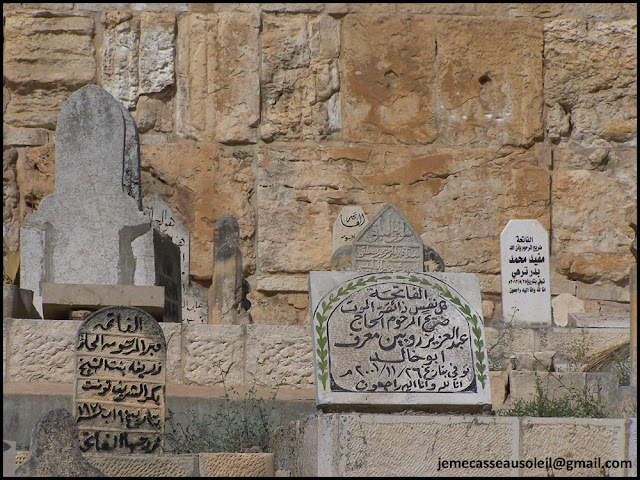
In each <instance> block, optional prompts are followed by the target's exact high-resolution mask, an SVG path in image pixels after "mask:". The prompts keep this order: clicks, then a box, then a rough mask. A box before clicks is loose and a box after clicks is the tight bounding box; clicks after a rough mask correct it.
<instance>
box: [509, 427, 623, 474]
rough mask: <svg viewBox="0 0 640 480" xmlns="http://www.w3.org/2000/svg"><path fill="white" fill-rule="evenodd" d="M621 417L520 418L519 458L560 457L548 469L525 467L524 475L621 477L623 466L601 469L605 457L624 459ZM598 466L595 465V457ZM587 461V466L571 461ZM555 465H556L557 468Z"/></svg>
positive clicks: (607, 458)
mask: <svg viewBox="0 0 640 480" xmlns="http://www.w3.org/2000/svg"><path fill="white" fill-rule="evenodd" d="M625 443H626V439H625V422H624V420H609V419H593V418H523V419H522V428H521V437H520V455H521V458H522V459H533V458H540V459H543V458H547V457H551V458H553V459H558V458H562V459H564V460H565V461H566V463H565V464H560V463H557V462H556V463H555V464H554V467H553V468H552V469H549V470H547V469H546V468H535V466H534V468H531V469H529V468H527V469H526V470H523V471H522V473H523V474H524V475H526V476H543V475H554V476H555V475H562V476H579V477H585V476H598V475H606V476H614V477H618V476H623V475H624V474H625V471H624V468H604V469H601V468H602V467H604V462H605V461H607V460H622V459H624V458H625ZM598 459H600V460H601V465H597V460H598ZM576 460H582V461H584V462H591V463H592V464H593V465H592V466H591V467H589V466H587V467H586V468H585V466H582V465H579V464H576V463H573V462H575V461H576ZM558 466H559V467H560V468H558Z"/></svg>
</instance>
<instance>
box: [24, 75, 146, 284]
mask: <svg viewBox="0 0 640 480" xmlns="http://www.w3.org/2000/svg"><path fill="white" fill-rule="evenodd" d="M128 123H129V124H130V122H128V121H127V120H126V119H125V115H124V114H123V109H122V105H121V104H120V103H119V102H118V101H116V100H115V99H114V98H113V97H112V96H111V95H110V94H109V93H107V92H106V91H105V90H103V89H102V88H100V87H98V86H96V85H87V86H85V87H83V88H81V89H80V90H78V91H76V92H75V93H74V94H73V95H71V97H70V98H69V100H68V101H67V102H66V103H65V105H64V107H63V108H62V111H61V112H60V115H59V117H58V124H57V129H56V138H55V141H56V151H55V155H56V173H55V190H54V193H53V194H52V195H49V196H47V197H45V198H44V199H43V200H42V202H41V203H40V205H39V207H38V209H37V210H36V211H34V212H33V213H31V214H29V215H27V216H26V218H25V220H24V225H23V227H22V229H21V252H22V264H21V268H20V285H21V287H23V288H27V289H29V290H32V291H33V292H34V295H35V296H40V295H41V293H40V283H41V282H53V283H78V284H97V285H127V284H128V285H132V284H135V285H154V283H155V272H154V265H153V262H154V254H153V238H152V234H151V222H150V221H149V219H148V218H147V217H146V216H145V215H144V214H143V213H142V212H141V211H140V209H139V203H138V201H137V200H136V199H134V198H133V197H132V196H130V195H129V194H128V193H125V191H124V190H125V189H128V190H130V191H131V192H133V195H134V196H135V182H136V180H135V178H134V177H135V174H134V173H133V171H134V170H135V168H129V167H127V168H125V164H126V163H127V162H126V161H125V158H129V159H130V160H131V161H132V162H135V154H134V153H133V151H134V150H135V142H136V136H135V135H133V134H132V135H128V133H127V132H128V130H127V124H128ZM127 152H129V153H127ZM127 171H129V173H130V174H131V175H130V178H131V182H130V184H129V187H130V188H129V187H127V186H126V185H123V175H125V176H126V175H127V173H126V172H127ZM123 172H124V173H123Z"/></svg>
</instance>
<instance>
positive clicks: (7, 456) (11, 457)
mask: <svg viewBox="0 0 640 480" xmlns="http://www.w3.org/2000/svg"><path fill="white" fill-rule="evenodd" d="M2 476H3V477H15V476H16V442H12V441H11V440H2Z"/></svg>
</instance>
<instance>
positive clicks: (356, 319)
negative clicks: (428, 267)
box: [309, 272, 491, 412]
mask: <svg viewBox="0 0 640 480" xmlns="http://www.w3.org/2000/svg"><path fill="white" fill-rule="evenodd" d="M309 310H310V314H311V335H312V338H313V345H314V367H315V384H316V402H317V405H318V407H319V408H321V409H322V410H324V411H339V410H344V409H350V410H359V411H370V410H376V411H381V410H389V411H393V410H402V409H408V408H413V409H417V410H425V411H467V412H472V411H482V410H485V411H486V410H489V409H490V408H491V388H490V385H489V366H488V363H487V353H486V342H485V337H484V326H483V320H482V302H481V298H480V284H479V281H478V278H477V277H476V275H474V274H470V273H405V272H392V273H359V272H310V274H309Z"/></svg>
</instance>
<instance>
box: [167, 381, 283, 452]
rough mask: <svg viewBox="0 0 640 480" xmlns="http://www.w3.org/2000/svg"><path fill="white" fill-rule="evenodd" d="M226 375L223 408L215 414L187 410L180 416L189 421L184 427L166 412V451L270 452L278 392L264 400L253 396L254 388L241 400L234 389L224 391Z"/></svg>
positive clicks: (173, 415) (174, 415)
mask: <svg viewBox="0 0 640 480" xmlns="http://www.w3.org/2000/svg"><path fill="white" fill-rule="evenodd" d="M221 370H222V369H221ZM228 373H229V372H228V370H227V371H226V372H223V385H224V391H225V396H224V400H223V404H222V407H220V408H219V409H217V410H216V411H215V412H213V413H211V414H208V413H207V414H204V415H202V416H201V417H198V415H197V414H196V412H195V411H194V410H193V409H188V410H186V411H184V412H183V414H184V415H186V416H187V417H188V420H187V422H186V425H183V424H182V423H181V422H179V421H177V420H176V418H175V417H176V414H175V413H174V412H172V411H171V410H169V415H168V416H167V425H166V427H165V428H166V432H167V433H166V435H165V439H166V441H167V450H170V451H171V452H173V453H176V454H178V453H218V452H246V451H261V452H267V451H269V449H270V434H271V432H272V431H273V429H274V428H275V427H276V425H274V424H273V421H272V412H273V410H274V406H275V400H276V395H277V393H278V389H277V388H276V390H275V391H273V392H272V393H271V394H270V395H269V398H266V399H265V398H261V397H257V396H256V388H255V385H254V386H252V387H251V388H250V389H249V390H248V391H247V392H246V393H245V395H244V397H243V398H241V397H240V395H239V394H238V392H237V391H236V390H235V389H233V388H230V389H227V386H226V384H225V381H224V379H226V376H227V374H228ZM230 393H232V394H233V397H235V398H232V395H230Z"/></svg>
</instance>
